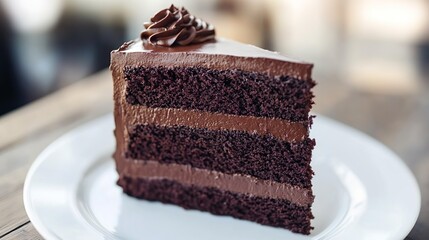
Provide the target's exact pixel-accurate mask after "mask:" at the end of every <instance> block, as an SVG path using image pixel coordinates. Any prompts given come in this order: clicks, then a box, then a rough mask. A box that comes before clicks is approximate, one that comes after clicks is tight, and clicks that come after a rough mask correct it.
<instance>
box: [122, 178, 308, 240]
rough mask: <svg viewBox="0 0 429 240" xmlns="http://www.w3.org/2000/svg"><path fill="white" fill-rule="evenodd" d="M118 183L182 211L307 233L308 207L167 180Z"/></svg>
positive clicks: (135, 192) (137, 195)
mask: <svg viewBox="0 0 429 240" xmlns="http://www.w3.org/2000/svg"><path fill="white" fill-rule="evenodd" d="M118 184H119V185H120V186H121V187H122V188H123V190H124V192H125V193H127V194H128V195H131V196H134V197H138V198H142V199H146V200H149V201H160V202H163V203H170V204H175V205H179V206H181V207H183V208H185V209H197V210H201V211H207V212H210V213H212V214H215V215H229V216H233V217H235V218H239V219H244V220H249V221H253V222H257V223H260V224H263V225H269V226H273V227H281V228H287V229H289V230H291V231H292V232H297V233H303V234H310V230H311V229H312V227H311V225H310V220H311V219H313V215H312V214H311V207H310V206H308V207H301V206H297V205H295V204H292V203H291V202H289V201H287V200H279V199H269V198H261V197H255V196H247V195H244V194H236V193H232V192H227V191H221V190H219V189H216V188H200V187H195V186H185V185H182V184H180V183H177V182H174V181H170V180H165V179H164V180H145V179H133V178H129V177H126V176H123V177H121V178H120V179H119V180H118Z"/></svg>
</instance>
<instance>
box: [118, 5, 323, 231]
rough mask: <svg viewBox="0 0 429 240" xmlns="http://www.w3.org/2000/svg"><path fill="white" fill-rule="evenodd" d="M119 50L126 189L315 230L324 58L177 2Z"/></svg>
mask: <svg viewBox="0 0 429 240" xmlns="http://www.w3.org/2000/svg"><path fill="white" fill-rule="evenodd" d="M145 27H146V30H144V31H143V32H142V34H141V38H140V39H137V40H134V41H130V42H127V43H125V44H124V45H123V46H121V47H120V48H119V49H118V50H115V51H113V52H112V54H111V66H110V68H111V71H112V75H113V82H114V100H115V106H114V115H115V124H116V129H115V137H116V141H117V146H116V151H115V153H114V158H115V161H116V167H117V171H118V173H119V180H118V184H119V185H120V186H121V187H122V188H123V191H124V192H125V193H126V194H128V195H130V196H134V197H137V198H142V199H146V200H149V201H160V202H163V203H169V204H176V205H178V206H181V207H183V208H186V209H197V210H201V211H207V212H210V213H212V214H215V215H229V216H232V217H235V218H238V219H244V220H250V221H254V222H257V223H260V224H264V225H269V226H274V227H281V228H286V229H289V230H291V231H293V232H297V233H303V234H309V233H310V230H311V229H312V227H311V223H310V220H311V219H312V218H313V215H312V213H311V205H312V203H313V200H314V196H313V193H312V189H311V187H312V184H311V179H312V176H313V171H312V169H311V166H310V162H311V154H312V149H313V147H314V145H315V141H314V140H313V139H310V138H309V128H310V126H311V123H312V121H311V119H312V117H311V116H309V111H310V109H311V106H312V103H313V101H312V98H313V93H312V88H313V86H314V85H315V83H314V81H313V80H312V79H311V70H312V67H313V66H312V64H308V63H304V62H299V61H295V60H291V59H289V58H286V57H283V56H281V55H279V54H277V53H274V52H270V51H266V50H263V49H260V48H257V47H254V46H251V45H246V44H241V43H238V42H234V41H230V40H225V39H221V38H215V36H214V29H213V27H212V26H211V25H210V24H207V23H205V22H204V21H202V20H200V19H197V18H195V17H193V16H192V15H190V14H189V13H188V12H187V11H186V10H185V9H183V8H181V9H178V8H175V7H174V6H171V7H170V8H168V9H164V10H161V11H160V12H158V13H157V14H155V16H154V17H153V18H152V19H151V22H149V23H145Z"/></svg>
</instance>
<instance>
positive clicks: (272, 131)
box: [125, 105, 308, 142]
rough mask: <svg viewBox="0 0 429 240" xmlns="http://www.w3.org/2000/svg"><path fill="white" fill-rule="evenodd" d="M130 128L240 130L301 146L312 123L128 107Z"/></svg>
mask: <svg viewBox="0 0 429 240" xmlns="http://www.w3.org/2000/svg"><path fill="white" fill-rule="evenodd" d="M126 108H127V109H126V111H125V115H126V118H127V119H129V123H128V125H129V126H133V125H139V124H142V125H146V124H154V125H158V126H167V127H168V126H186V127H191V128H205V129H209V130H236V131H244V132H248V133H253V134H260V135H272V136H274V137H276V138H279V139H281V140H284V141H290V142H299V141H302V140H304V138H306V137H307V136H308V131H307V130H308V129H307V125H308V122H290V121H286V120H282V119H276V118H264V117H251V116H238V115H232V114H220V113H211V112H205V111H195V110H184V109H175V108H149V107H145V106H132V105H129V106H126Z"/></svg>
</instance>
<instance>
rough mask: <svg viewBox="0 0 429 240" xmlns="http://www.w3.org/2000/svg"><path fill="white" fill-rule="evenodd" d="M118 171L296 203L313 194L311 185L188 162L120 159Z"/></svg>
mask: <svg viewBox="0 0 429 240" xmlns="http://www.w3.org/2000/svg"><path fill="white" fill-rule="evenodd" d="M117 167H118V172H119V173H120V175H124V176H128V177H132V178H143V179H153V180H159V179H168V180H173V181H177V182H179V183H181V184H185V185H193V186H197V187H213V188H217V189H220V190H223V191H230V192H235V193H240V194H246V195H250V196H258V197H263V198H274V199H286V200H288V201H290V202H292V203H294V204H296V205H299V206H309V205H311V204H312V203H313V200H314V196H313V194H312V191H311V189H306V188H300V187H296V186H292V185H289V184H287V183H278V182H274V181H267V180H261V179H258V178H255V177H251V176H246V175H240V174H224V173H221V172H216V171H209V170H205V169H198V168H192V167H191V166H189V165H180V164H161V163H159V162H156V161H141V160H131V159H127V160H123V161H120V162H118V166H117Z"/></svg>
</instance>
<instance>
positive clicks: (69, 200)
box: [24, 115, 421, 240]
mask: <svg viewBox="0 0 429 240" xmlns="http://www.w3.org/2000/svg"><path fill="white" fill-rule="evenodd" d="M112 130H113V118H112V116H111V115H108V116H104V117H102V118H99V119H96V120H94V121H92V122H90V123H87V124H85V125H83V126H81V127H79V128H77V129H75V130H73V131H71V132H69V133H68V134H66V135H64V136H63V137H61V138H60V139H58V140H56V141H55V142H54V143H52V144H51V145H50V146H49V147H48V148H47V149H46V150H45V151H44V152H43V153H42V154H40V156H39V157H38V158H37V159H36V161H35V162H34V164H33V166H32V167H31V169H30V171H29V173H28V175H27V178H26V181H25V186H24V204H25V209H26V211H27V213H28V216H29V218H30V220H31V222H32V223H33V225H34V226H35V228H36V229H37V230H38V231H39V232H40V234H41V235H42V236H43V237H45V238H47V239H144V240H146V239H147V240H149V239H157V240H159V239H175V240H180V239H184V240H185V239H186V240H190V239H205V240H208V239H246V240H250V239H271V240H275V239H378V240H381V239H403V238H404V237H405V236H406V235H407V234H408V233H409V231H410V230H411V229H412V227H413V225H414V224H415V222H416V219H417V216H418V213H419V211H420V201H421V200H420V191H419V188H418V185H417V183H416V180H415V178H414V177H413V175H412V174H411V172H410V171H409V170H408V168H407V167H406V166H405V164H404V163H403V162H402V161H401V160H400V159H399V158H398V157H397V156H396V155H395V154H393V153H392V152H391V151H390V150H389V149H387V148H386V147H385V146H383V145H382V144H380V143H379V142H377V141H375V140H373V139H372V138H370V137H368V136H366V135H364V134H362V133H360V132H358V131H357V130H354V129H352V128H349V127H347V126H345V125H343V124H340V123H338V122H335V121H333V120H329V119H328V118H325V117H322V116H318V117H317V118H316V119H315V122H314V125H313V129H312V131H311V135H312V137H314V138H316V141H317V146H316V148H315V150H314V153H313V162H312V166H313V169H314V171H315V176H314V179H313V185H314V189H313V190H314V194H315V196H316V199H315V202H314V205H313V213H314V216H315V219H314V220H313V221H312V225H313V226H314V227H315V229H314V230H313V232H312V233H311V235H310V236H304V235H300V234H294V233H291V232H290V231H287V230H284V229H279V228H272V227H267V226H262V225H259V224H256V223H252V222H248V221H242V220H236V219H233V218H231V217H219V216H214V215H211V214H209V213H203V212H199V211H194V210H191V211H189V210H184V209H182V208H180V207H177V206H173V205H165V204H161V203H154V202H148V201H143V200H137V199H134V198H131V197H128V196H126V195H125V194H123V193H122V191H121V188H120V187H118V186H117V185H116V184H115V182H116V180H117V177H118V176H117V173H116V172H115V166H114V162H113V159H112V158H111V155H112V152H113V149H114V146H115V140H114V137H113V133H112Z"/></svg>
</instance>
